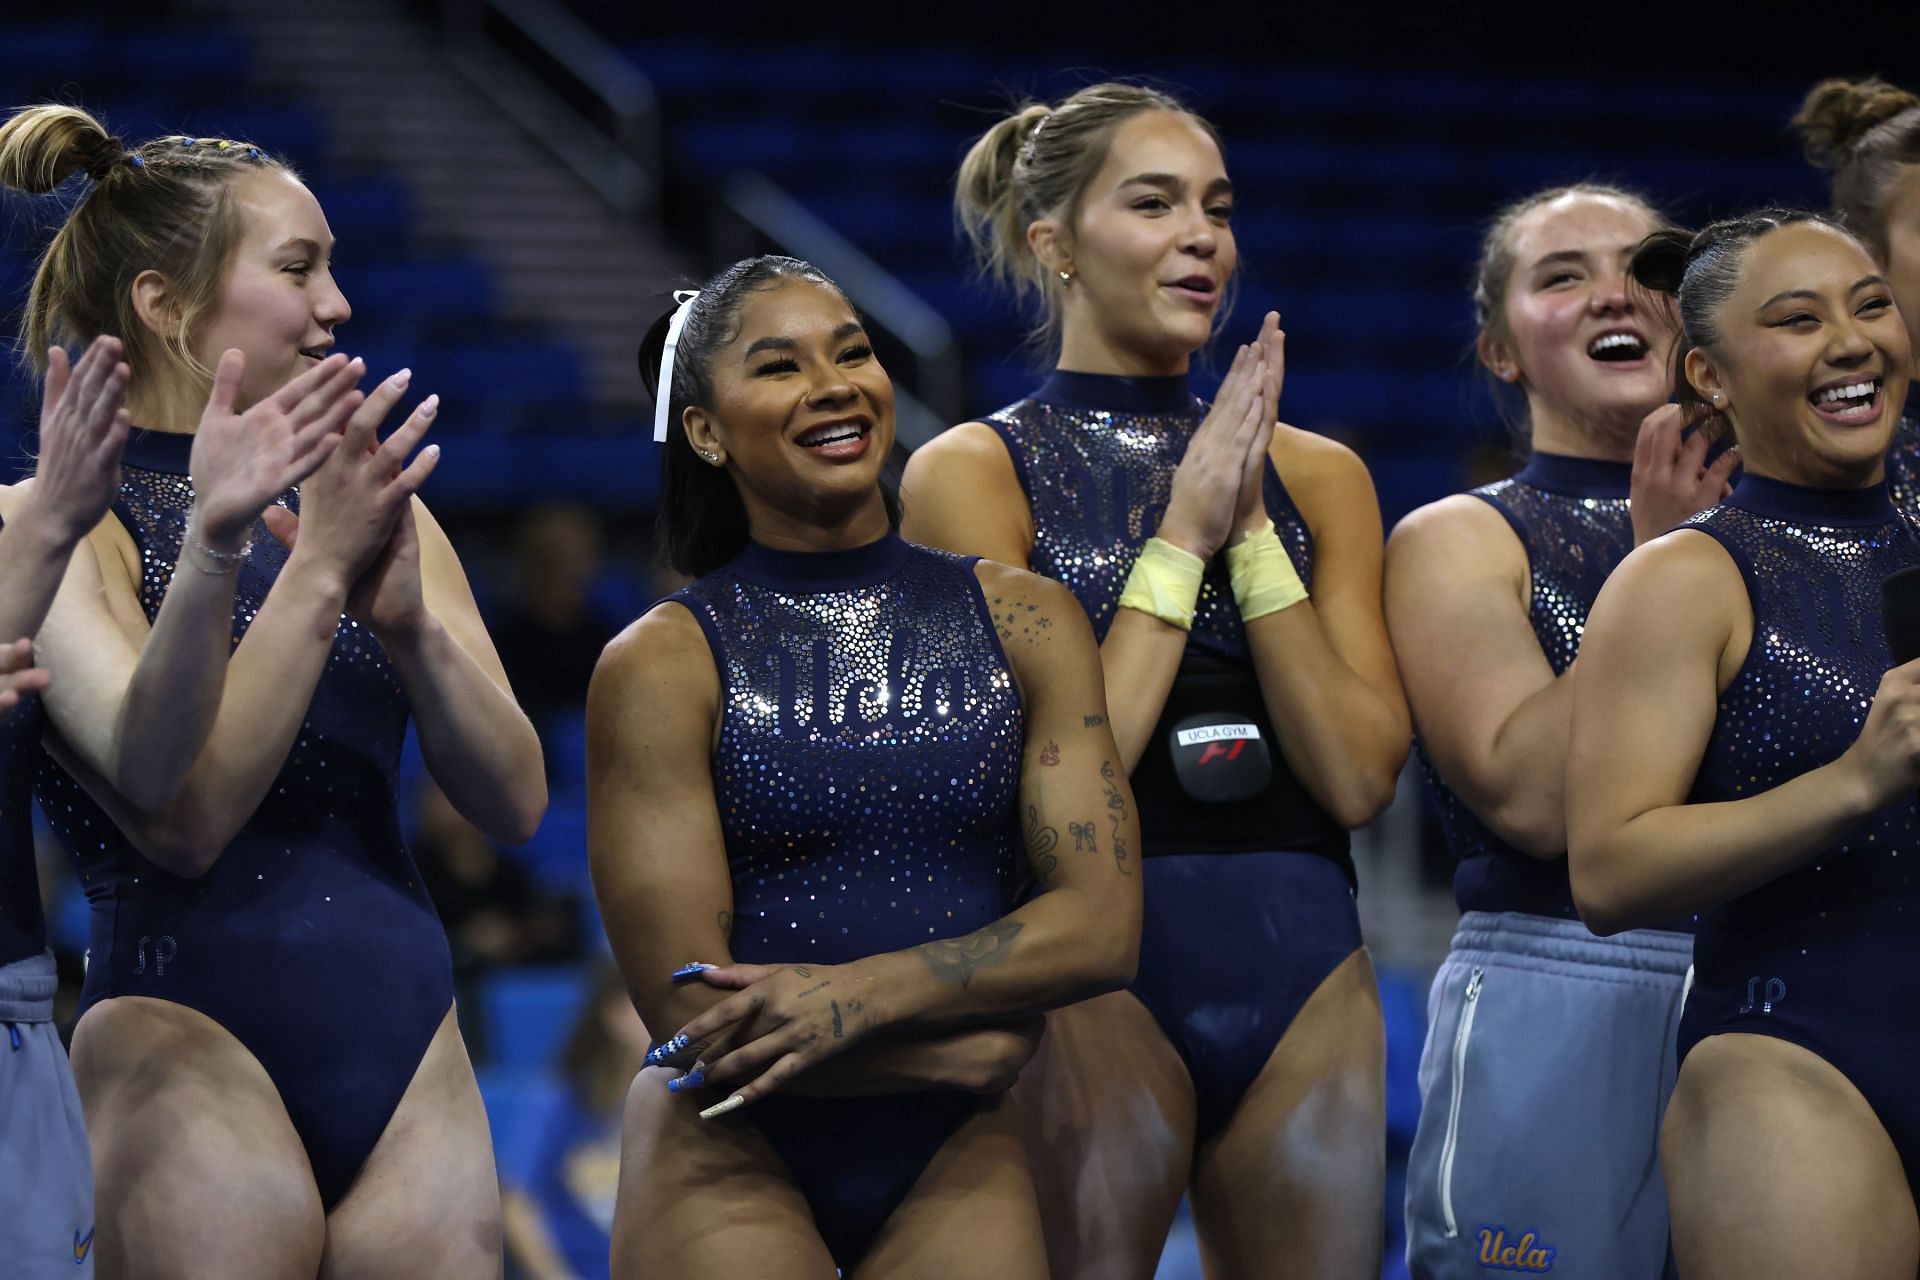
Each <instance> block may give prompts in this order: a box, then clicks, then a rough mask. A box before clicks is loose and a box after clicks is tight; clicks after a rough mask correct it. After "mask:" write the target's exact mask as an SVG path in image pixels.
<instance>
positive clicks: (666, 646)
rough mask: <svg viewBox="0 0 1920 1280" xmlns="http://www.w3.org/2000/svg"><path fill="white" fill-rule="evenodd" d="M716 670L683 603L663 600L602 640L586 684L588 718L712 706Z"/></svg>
mask: <svg viewBox="0 0 1920 1280" xmlns="http://www.w3.org/2000/svg"><path fill="white" fill-rule="evenodd" d="M719 688H720V673H719V671H718V669H717V668H716V667H715V666H714V661H713V652H712V650H711V649H709V648H708V647H707V638H706V634H705V633H704V632H703V631H702V630H701V629H700V623H699V622H698V621H697V620H696V619H695V618H694V616H693V613H692V611H691V610H690V609H688V607H687V606H686V605H684V604H681V603H680V602H678V601H676V600H663V601H661V602H660V603H659V604H656V605H654V606H653V608H651V609H649V610H647V612H645V613H643V614H641V615H640V617H638V618H636V619H635V620H634V621H632V622H630V623H628V624H627V626H626V627H625V628H624V629H623V630H622V631H621V632H620V634H618V635H616V636H615V637H614V638H613V639H611V640H609V641H608V642H607V646H606V648H604V649H602V650H601V651H600V660H599V662H598V663H596V664H595V665H594V668H593V680H592V682H591V683H590V684H589V685H588V687H587V709H588V713H589V719H590V720H591V719H592V718H593V716H592V713H593V712H594V711H595V710H596V709H598V710H604V711H607V712H613V711H617V710H619V709H621V708H638V709H641V710H645V711H648V712H655V713H663V714H672V713H675V712H682V711H687V712H691V711H699V710H709V711H710V710H712V709H714V708H716V707H717V706H718V704H719Z"/></svg>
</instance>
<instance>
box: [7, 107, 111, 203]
mask: <svg viewBox="0 0 1920 1280" xmlns="http://www.w3.org/2000/svg"><path fill="white" fill-rule="evenodd" d="M125 156H126V148H125V147H124V146H122V145H121V143H120V140H119V139H118V138H115V137H114V136H113V135H112V134H110V133H108V132H107V127H106V126H105V125H103V124H101V123H100V122H99V121H98V120H96V119H94V117H93V116H91V115H89V114H88V113H87V112H85V111H82V110H81V109H80V108H79V107H69V106H62V105H58V104H48V105H46V106H40V107H28V108H26V109H25V110H23V111H21V112H19V113H18V114H17V115H15V116H14V117H13V118H12V119H11V120H8V121H7V122H6V123H5V124H4V125H0V187H10V188H12V189H13V190H15V191H24V192H26V193H27V194H28V195H36V196H37V195H45V194H47V193H48V192H50V191H53V190H54V189H56V188H57V187H59V186H60V184H61V183H63V182H65V181H66V180H67V179H68V178H71V177H72V176H73V175H74V174H76V173H83V172H84V173H86V174H87V175H89V176H90V177H93V178H94V179H95V180H96V181H98V180H100V179H101V178H104V177H106V176H107V175H108V174H109V173H111V172H112V166H113V164H114V163H115V162H116V161H118V160H121V159H124V158H125Z"/></svg>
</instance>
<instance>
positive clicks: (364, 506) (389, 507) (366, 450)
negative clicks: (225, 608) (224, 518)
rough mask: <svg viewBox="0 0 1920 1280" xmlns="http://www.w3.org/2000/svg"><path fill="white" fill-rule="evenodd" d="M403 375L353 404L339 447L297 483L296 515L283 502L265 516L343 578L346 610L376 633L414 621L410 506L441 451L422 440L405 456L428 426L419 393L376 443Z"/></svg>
mask: <svg viewBox="0 0 1920 1280" xmlns="http://www.w3.org/2000/svg"><path fill="white" fill-rule="evenodd" d="M355 363H356V364H357V363H358V362H357V361H356V362H355ZM411 381H412V372H411V371H410V370H406V369H402V370H401V371H400V372H398V373H396V374H394V375H393V376H391V377H389V378H387V379H385V380H384V381H382V382H381V383H380V384H379V385H378V386H377V387H375V388H374V389H373V391H371V392H370V393H368V395H367V396H366V398H365V400H364V402H363V403H360V404H358V405H357V406H356V407H355V409H354V411H353V413H352V415H351V417H350V418H349V419H348V420H347V427H346V433H345V436H344V439H343V440H342V442H341V446H340V448H339V449H338V450H336V451H335V452H334V454H333V456H332V457H331V458H330V459H329V460H328V461H327V462H325V463H324V464H323V465H321V466H320V467H319V468H318V469H317V470H316V471H315V473H314V475H313V477H312V478H311V480H310V481H309V482H308V483H307V484H306V485H305V486H304V487H303V488H302V489H301V494H300V514H299V515H298V516H296V515H294V513H293V512H291V511H289V510H287V509H286V508H284V507H274V508H272V509H271V510H269V511H268V512H267V513H266V521H267V527H268V528H269V529H271V530H272V531H273V534H274V536H275V537H277V538H279V539H280V540H281V541H282V542H284V543H286V544H287V546H289V547H290V548H293V549H294V550H295V554H296V555H299V556H301V557H302V558H303V559H304V560H306V561H309V562H311V563H313V564H315V565H317V566H320V568H321V570H322V572H324V573H326V574H327V575H328V576H329V578H330V579H331V580H332V581H336V582H338V583H339V584H341V587H342V589H343V590H344V592H345V596H346V602H347V610H348V612H350V613H351V614H353V616H354V617H356V618H358V619H360V620H361V621H362V622H364V623H365V624H366V625H368V626H370V627H372V628H374V630H375V631H376V632H377V633H378V632H385V631H392V630H396V629H404V628H406V627H408V626H413V625H417V624H418V622H419V620H420V615H421V613H422V611H423V610H424V609H425V605H424V603H423V598H422V592H421V584H420V543H419V533H418V530H417V528H416V526H415V522H414V516H413V510H412V505H411V504H412V499H413V496H414V495H415V494H416V493H418V492H419V491H420V487H421V486H422V485H423V484H425V483H426V480H427V477H428V476H430V475H432V474H433V469H434V467H435V466H436V465H437V464H438V462H439V460H440V448H439V446H438V445H429V446H427V447H426V448H425V449H422V450H421V451H420V453H419V455H418V456H417V457H413V458H412V460H411V461H409V460H408V458H409V455H410V454H412V453H413V451H414V449H415V447H416V446H418V445H419V443H420V441H421V440H422V439H423V438H424V437H425V435H426V433H427V431H428V430H429V429H430V428H431V427H432V426H433V422H434V417H435V415H436V414H437V413H438V412H439V407H440V397H439V396H437V395H430V396H428V397H426V398H425V399H424V400H422V401H421V402H420V403H419V404H418V405H417V406H416V407H415V408H414V410H413V412H412V413H411V414H409V415H408V416H407V418H406V420H405V421H404V422H402V423H401V425H400V426H399V427H398V428H396V429H395V430H394V431H393V432H392V433H391V434H390V435H388V437H387V438H386V439H385V440H384V441H383V440H381V439H379V438H378V430H379V427H380V424H381V422H382V421H384V420H385V418H386V417H387V415H388V414H389V413H390V412H391V411H392V410H393V408H394V406H395V405H396V404H397V403H398V402H399V400H400V397H401V396H402V395H404V394H405V392H406V390H407V387H408V385H409V384H410V383H411Z"/></svg>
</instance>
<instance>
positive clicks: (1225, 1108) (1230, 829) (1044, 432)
mask: <svg viewBox="0 0 1920 1280" xmlns="http://www.w3.org/2000/svg"><path fill="white" fill-rule="evenodd" d="M1206 410H1207V406H1206V405H1205V404H1204V403H1202V402H1201V401H1200V400H1198V399H1196V398H1195V397H1194V395H1193V393H1192V391H1191V390H1189V389H1188V386H1187V380H1186V379H1185V378H1184V377H1173V378H1120V377H1111V376H1105V375H1099V374H1086V373H1072V372H1068V371H1065V370H1056V371H1054V373H1053V374H1051V375H1050V376H1049V377H1048V378H1047V380H1046V382H1045V383H1044V384H1043V385H1042V386H1041V387H1040V389H1039V390H1037V391H1036V392H1034V394H1033V395H1031V396H1029V397H1028V398H1027V399H1025V400H1021V401H1019V402H1018V403H1016V404H1013V405H1010V406H1008V407H1007V408H1005V409H1002V410H1001V411H1000V412H998V413H996V414H994V415H992V416H991V417H989V418H988V419H986V422H987V424H988V425H989V426H991V427H992V428H993V429H994V430H995V431H996V432H998V433H999V435H1000V438H1001V439H1002V440H1003V441H1004V442H1005V443H1006V446H1007V452H1008V454H1009V455H1010V456H1011V457H1012V459H1013V465H1014V469H1015V471H1016V472H1017V473H1018V475H1019V477H1020V486H1021V488H1022V489H1024V490H1025V491H1026V495H1027V504H1028V507H1029V508H1030V510H1031V511H1032V513H1033V527H1034V542H1033V554H1032V560H1031V567H1032V568H1033V570H1034V571H1035V572H1036V573H1042V574H1045V575H1046V576H1048V577H1050V578H1057V579H1059V580H1060V581H1061V582H1063V583H1065V584H1066V585H1067V587H1068V588H1069V589H1071V590H1072V592H1073V593H1074V595H1075V596H1076V597H1078V598H1079V601H1080V603H1081V605H1082V607H1084V608H1085V609H1086V611H1087V616H1088V618H1089V619H1091V620H1092V623H1093V629H1094V634H1095V635H1096V636H1098V637H1100V638H1101V639H1105V637H1106V634H1107V629H1108V628H1109V627H1110V626H1112V625H1113V618H1114V613H1115V611H1116V610H1117V609H1118V608H1119V601H1120V593H1121V592H1122V590H1124V589H1125V587H1126V581H1127V575H1128V574H1129V573H1130V572H1131V571H1132V569H1133V561H1134V558H1135V556H1136V555H1138V554H1139V550H1140V546H1141V544H1142V543H1143V542H1145V541H1146V540H1147V539H1148V538H1149V537H1151V536H1152V535H1153V532H1154V530H1155V528H1157V527H1158V525H1159V522H1160V517H1161V515H1162V514H1163V513H1164V512H1165V511H1166V506H1167V500H1168V498H1169V496H1170V495H1171V493H1172V489H1173V473H1174V471H1175V470H1176V469H1177V468H1178V467H1179V465H1180V460H1181V459H1182V458H1184V457H1185V456H1186V451H1187V445H1188V443H1189V442H1190V441H1191V440H1192V438H1193V433H1194V431H1195V430H1196V429H1197V428H1198V427H1199V425H1200V423H1201V422H1202V421H1203V420H1204V419H1205V417H1206ZM1265 497H1266V505H1267V512H1268V514H1269V515H1270V516H1271V517H1272V519H1273V524H1274V528H1275V530H1276V532H1277V533H1278V534H1279V537H1280V542H1281V545H1282V546H1283V547H1284V548H1285V549H1286V552H1287V555H1288V557H1289V558H1290V559H1291V560H1292V561H1293V565H1294V568H1295V569H1296V570H1297V571H1298V572H1299V574H1300V579H1301V581H1302V582H1304V583H1305V584H1306V585H1307V586H1308V588H1309V589H1311V587H1312V585H1313V533H1312V531H1311V530H1310V529H1308V527H1307V522H1306V521H1305V520H1304V519H1303V518H1302V517H1301V515H1300V511H1299V509H1298V508H1297V507H1295V506H1294V503H1293V499H1292V497H1291V496H1289V495H1288V493H1287V489H1286V486H1285V485H1284V484H1283V483H1281V480H1280V477H1279V475H1278V474H1277V473H1276V472H1275V471H1274V469H1273V466H1272V464H1271V463H1269V464H1268V465H1267V468H1266V481H1265ZM1222 714H1224V715H1226V716H1227V717H1229V718H1231V719H1234V720H1239V721H1245V722H1250V723H1252V724H1254V725H1255V726H1257V727H1258V729H1259V731H1260V735H1261V737H1262V738H1264V739H1265V740H1266V741H1267V742H1268V743H1269V744H1272V750H1271V753H1270V758H1271V762H1272V772H1271V776H1270V777H1269V779H1268V781H1267V784H1266V786H1265V787H1264V789H1262V790H1261V791H1260V792H1259V793H1257V794H1255V795H1252V796H1249V797H1247V798H1245V799H1241V800H1236V801H1230V802H1225V803H1222V802H1214V801H1208V800H1204V799H1199V798H1196V797H1195V796H1193V795H1191V794H1189V793H1188V791H1187V789H1186V788H1185V787H1184V786H1183V785H1182V784H1181V782H1180V780H1179V778H1178V777H1177V775H1176V771H1175V768H1174V763H1173V755H1172V752H1173V748H1172V745H1171V739H1172V736H1173V734H1174V732H1175V729H1176V727H1177V726H1179V725H1180V724H1182V723H1183V722H1185V721H1187V720H1188V719H1189V718H1190V717H1194V716H1206V717H1209V718H1212V717H1214V716H1217V715H1222ZM1132 781H1133V790H1134V795H1135V797H1136V798H1137V799H1138V801H1139V803H1140V834H1141V845H1142V849H1143V852H1144V853H1145V854H1146V855H1147V856H1146V858H1145V860H1144V861H1143V863H1142V869H1143V874H1144V875H1145V881H1144V883H1143V885H1142V889H1143V891H1144V893H1145V897H1146V915H1145V920H1144V926H1143V929H1142V932H1141V940H1140V969H1139V975H1138V977H1137V978H1136V979H1135V981H1134V984H1133V987H1132V990H1133V993H1134V995H1136V996H1137V997H1139V999H1140V1002H1141V1003H1142V1004H1144V1005H1145V1006H1146V1007H1147V1009H1148V1011H1149V1012H1150V1013H1152V1014H1153V1016H1154V1019H1155V1020H1156V1021H1157V1022H1158V1023H1159V1024H1160V1028H1161V1030H1162V1031H1164V1032H1165V1033H1166V1036H1167V1038H1168V1040H1169V1041H1171V1042H1172V1044H1173V1046H1174V1048H1175V1049H1176V1050H1177V1051H1178V1052H1179V1054H1180V1057H1181V1059H1182V1060H1183V1061H1184V1062H1185V1063H1186V1067H1187V1071H1188V1074H1189V1075H1190V1076H1191V1077H1192V1080H1193V1086H1194V1093H1195V1099H1196V1104H1197V1109H1198V1131H1199V1135H1200V1138H1201V1140H1203V1141H1204V1140H1205V1139H1206V1138H1208V1137H1210V1136H1211V1135H1213V1134H1214V1133H1216V1132H1217V1131H1218V1130H1219V1129H1220V1128H1221V1127H1223V1126H1224V1125H1225V1124H1226V1123H1227V1121H1228V1120H1229V1119H1231V1118H1232V1116H1233V1112H1234V1110H1235V1109H1236V1108H1237V1107H1238V1106H1239V1105H1240V1100H1241V1098H1242V1097H1243V1096H1244V1095H1245V1094H1246V1091H1247V1089H1248V1088H1249V1087H1250V1086H1251V1085H1252V1084H1253V1081H1254V1078H1255V1077H1257V1076H1258V1075H1259V1074H1260V1071H1261V1069H1262V1068H1263V1067H1265V1066H1266V1063H1267V1059H1268V1058H1269V1057H1271V1056H1272V1053H1273V1050H1274V1046H1275V1045H1277V1044H1278V1043H1279V1042H1280V1038H1281V1036H1283V1035H1284V1034H1285V1033H1286V1030H1287V1027H1288V1026H1289V1025H1290V1024H1291V1023H1292V1021H1293V1018H1294V1015H1296V1014H1297V1013H1298V1012H1299V1011H1300V1008H1301V1006H1302V1005H1304V1004H1305V1003H1306V1001H1307V998H1308V997H1309V996H1311V995H1312V994H1313V993H1314V991H1315V990H1316V989H1318V988H1319V986H1320V984H1321V983H1322V982H1323V981H1325V979H1326V977H1327V975H1328V974H1330V973H1332V972H1333V970H1334V969H1335V968H1336V967H1337V966H1338V965H1339V964H1340V962H1341V961H1343V960H1345V959H1346V958H1347V957H1348V956H1350V955H1352V954H1353V952H1354V951H1355V950H1357V949H1358V948H1359V947H1360V924H1359V917H1358V914H1357V912H1356V910H1355V906H1354V901H1353V865H1352V861H1351V859H1350V858H1349V856H1348V839H1347V832H1346V830H1345V829H1344V828H1342V827H1341V826H1340V825H1339V824H1338V823H1337V822H1335V821H1334V820H1333V819H1332V818H1331V817H1329V816H1328V815H1327V813H1326V812H1325V811H1324V810H1323V809H1321V807H1320V805H1319V804H1318V803H1316V802H1315V800H1314V799H1313V797H1312V796H1311V795H1310V794H1309V793H1308V792H1307V790H1306V788H1305V787H1304V786H1303V785H1302V784H1301V783H1300V781H1299V779H1298V778H1296V777H1295V776H1294V774H1293V772H1292V771H1291V770H1290V769H1289V768H1288V767H1287V764H1286V760H1285V758H1284V757H1283V756H1282V755H1281V754H1280V751H1279V749H1278V744H1277V743H1275V741H1274V733H1273V726H1272V723H1271V721H1270V720H1269V719H1268V716H1267V711H1266V704H1265V701H1264V700H1263V698H1262V697H1261V693H1260V683H1259V680H1258V678H1257V677H1256V676H1255V674H1254V670H1253V659H1252V654H1251V651H1250V650H1249V648H1248V645H1247V637H1246V631H1245V629H1244V628H1243V627H1242V625H1241V622H1240V613H1239V609H1238V607H1237V606H1236V605H1235V603H1234V599H1233V592H1232V588H1231V587H1230V585H1229V583H1228V581H1227V574H1226V568H1225V564H1224V561H1223V559H1221V558H1216V559H1215V560H1214V561H1213V562H1211V563H1210V564H1208V566H1207V569H1206V575H1205V577H1204V579H1203V582H1202V586H1201V591H1200V598H1199V601H1198V603H1197V605H1196V607H1195V611H1194V622H1193V631H1192V634H1191V636H1190V638H1189V639H1188V642H1187V648H1186V652H1185V654H1184V655H1183V656H1182V659H1181V665H1180V672H1179V674H1178V676H1176V677H1175V680H1174V687H1173V691H1172V693H1170V694H1169V695H1168V698H1167V705H1166V708H1165V710H1164V711H1163V712H1162V714H1161V717H1160V722H1159V724H1157V725H1156V726H1155V727H1154V731H1153V733H1152V735H1151V737H1150V738H1149V739H1148V743H1147V748H1146V751H1145V752H1144V753H1143V755H1142V756H1141V759H1140V763H1139V764H1138V765H1137V766H1136V767H1135V769H1134V771H1133V778H1132ZM1225 854H1230V855H1233V856H1214V855H1225ZM1199 973H1205V974H1206V975H1207V977H1206V980H1205V981H1196V980H1195V976H1194V975H1196V974H1199Z"/></svg>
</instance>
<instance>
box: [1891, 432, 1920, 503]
mask: <svg viewBox="0 0 1920 1280" xmlns="http://www.w3.org/2000/svg"><path fill="white" fill-rule="evenodd" d="M1887 487H1888V489H1889V490H1891V492H1892V496H1893V505H1894V506H1896V507H1898V508H1899V509H1900V510H1902V511H1904V512H1906V513H1907V514H1908V515H1909V516H1912V517H1913V518H1914V519H1915V520H1920V418H1902V419H1900V423H1899V425H1898V426H1896V427H1895V428H1894V429H1893V444H1892V445H1891V446H1890V447H1889V448H1888V449H1887Z"/></svg>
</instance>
